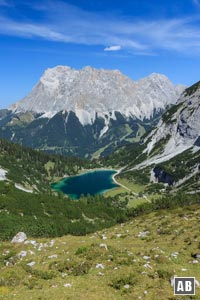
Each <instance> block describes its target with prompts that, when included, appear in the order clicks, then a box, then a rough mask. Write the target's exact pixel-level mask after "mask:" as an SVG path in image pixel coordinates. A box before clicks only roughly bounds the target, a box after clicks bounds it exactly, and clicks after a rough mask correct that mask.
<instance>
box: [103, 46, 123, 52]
mask: <svg viewBox="0 0 200 300" xmlns="http://www.w3.org/2000/svg"><path fill="white" fill-rule="evenodd" d="M121 49H122V47H121V46H110V47H106V48H104V51H119V50H121Z"/></svg>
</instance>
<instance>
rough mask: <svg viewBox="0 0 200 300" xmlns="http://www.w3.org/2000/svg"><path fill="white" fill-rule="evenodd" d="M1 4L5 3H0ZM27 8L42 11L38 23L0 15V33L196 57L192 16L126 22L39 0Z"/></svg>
mask: <svg viewBox="0 0 200 300" xmlns="http://www.w3.org/2000/svg"><path fill="white" fill-rule="evenodd" d="M193 1H195V2H198V1H197V0H193ZM3 2H4V3H6V1H5V0H4V1H3V0H0V3H3ZM31 3H32V2H31ZM33 3H34V2H33ZM45 4H46V5H45ZM47 4H48V5H47ZM30 5H34V6H32V9H33V10H41V11H43V13H42V14H41V15H43V19H42V20H40V21H36V20H31V19H29V20H28V19H27V18H26V19H24V20H16V19H15V20H14V19H10V18H9V17H8V16H6V15H0V34H4V35H13V36H20V37H26V38H42V39H46V40H50V41H54V42H64V43H74V44H80V45H90V46H101V49H102V46H103V47H104V51H119V50H121V49H123V50H124V53H128V54H135V55H145V54H146V55H151V54H155V53H158V52H159V51H162V50H165V51H176V52H180V53H184V54H185V53H186V54H190V55H194V54H198V55H199V54H200V47H199V45H200V30H199V22H200V18H199V19H197V17H196V16H195V17H191V18H185V17H184V18H176V19H162V20H159V19H155V20H148V21H146V20H135V19H132V20H131V19H130V18H129V19H128V20H126V18H125V17H123V18H119V17H118V16H114V15H109V14H107V15H105V14H102V13H101V14H100V13H94V12H88V11H85V10H83V9H80V8H78V7H76V6H74V5H69V4H67V3H65V2H61V1H51V0H49V1H48V3H47V0H43V1H40V4H38V5H37V6H36V4H30ZM107 45H111V46H107Z"/></svg>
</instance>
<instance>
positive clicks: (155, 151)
mask: <svg viewBox="0 0 200 300" xmlns="http://www.w3.org/2000/svg"><path fill="white" fill-rule="evenodd" d="M199 99H200V82H197V83H195V84H194V85H192V86H191V87H189V88H187V89H185V91H184V92H183V93H182V95H181V97H180V98H179V99H178V101H177V104H176V105H173V106H172V107H171V108H170V109H168V110H167V111H166V112H165V113H164V114H163V115H162V117H161V119H160V121H159V123H158V124H157V126H156V128H155V129H153V130H152V131H151V133H150V134H148V135H146V137H143V143H140V145H137V147H133V146H129V147H124V148H122V149H121V150H120V149H119V150H118V151H116V153H114V154H113V155H111V156H110V157H108V158H107V162H106V163H107V164H110V165H119V166H120V167H123V168H124V173H123V174H121V176H122V177H123V176H124V177H125V178H129V179H130V180H131V178H132V179H133V178H134V180H135V181H136V182H138V183H139V184H143V185H148V184H149V183H150V182H152V183H155V184H157V183H164V184H165V185H167V186H171V187H172V188H173V190H176V189H181V190H182V191H183V190H184V191H186V192H189V193H198V192H199V191H200V184H199V182H200V123H199V118H200V100H199ZM138 170H139V172H138ZM155 186H156V185H155ZM156 187H157V188H158V186H156ZM152 188H153V187H152ZM160 188H161V189H163V188H164V186H163V185H160Z"/></svg>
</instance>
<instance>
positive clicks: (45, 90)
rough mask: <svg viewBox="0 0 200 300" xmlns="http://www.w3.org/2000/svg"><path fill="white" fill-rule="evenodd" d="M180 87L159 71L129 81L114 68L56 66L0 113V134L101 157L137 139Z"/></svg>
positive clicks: (40, 146) (36, 145)
mask: <svg viewBox="0 0 200 300" xmlns="http://www.w3.org/2000/svg"><path fill="white" fill-rule="evenodd" d="M182 91H183V87H182V86H174V85H173V84H172V83H171V82H170V80H169V79H168V78H167V77H166V76H164V75H160V74H151V75H150V76H148V77H146V78H144V79H141V80H139V81H133V80H131V79H130V78H128V77H126V76H125V75H123V74H122V73H120V72H119V71H117V70H114V71H111V70H97V69H93V68H91V67H85V68H83V69H82V70H75V69H71V68H69V67H64V66H57V67H55V68H52V69H47V70H46V71H45V72H44V75H43V76H42V77H41V79H40V81H39V83H38V84H36V86H35V87H34V88H33V90H32V92H31V93H30V94H29V95H28V96H26V97H25V98H24V99H22V100H21V101H19V102H16V103H15V104H13V105H11V106H10V107H9V109H8V110H7V112H5V111H3V112H0V137H4V138H7V139H10V140H12V141H14V142H20V143H22V144H24V145H26V146H30V147H33V148H37V149H41V150H46V151H49V152H57V153H61V154H67V155H78V156H88V157H98V156H105V155H107V154H109V153H111V152H112V151H113V150H114V149H116V148H117V147H119V146H122V145H124V144H128V143H131V142H137V141H139V140H140V137H141V135H143V134H144V133H145V132H146V131H148V130H149V129H151V128H152V126H155V124H156V123H157V122H158V118H159V117H160V115H161V114H162V113H163V111H164V110H165V109H166V108H167V107H169V106H170V105H171V104H173V103H175V102H176V100H177V98H178V97H179V95H180V93H181V92H182Z"/></svg>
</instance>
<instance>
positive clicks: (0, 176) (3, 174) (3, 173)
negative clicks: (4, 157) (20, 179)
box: [0, 169, 8, 181]
mask: <svg viewBox="0 0 200 300" xmlns="http://www.w3.org/2000/svg"><path fill="white" fill-rule="evenodd" d="M7 173H8V172H7V171H6V170H4V169H0V181H3V180H6V174H7Z"/></svg>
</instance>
